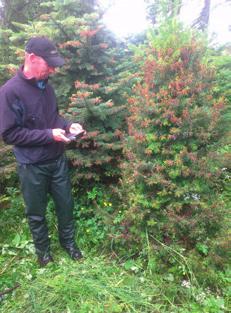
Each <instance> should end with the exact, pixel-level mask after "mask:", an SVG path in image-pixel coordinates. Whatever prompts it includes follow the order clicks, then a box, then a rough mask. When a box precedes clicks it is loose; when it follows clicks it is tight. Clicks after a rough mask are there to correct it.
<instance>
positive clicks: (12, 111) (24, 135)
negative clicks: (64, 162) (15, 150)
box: [0, 87, 53, 146]
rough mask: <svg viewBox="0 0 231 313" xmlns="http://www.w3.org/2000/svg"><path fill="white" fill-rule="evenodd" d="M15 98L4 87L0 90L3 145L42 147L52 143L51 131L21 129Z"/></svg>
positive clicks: (0, 129) (20, 114)
mask: <svg viewBox="0 0 231 313" xmlns="http://www.w3.org/2000/svg"><path fill="white" fill-rule="evenodd" d="M16 103H17V98H16V97H15V96H14V94H13V93H12V92H7V91H6V90H4V87H2V88H1V89H0V135H1V136H2V139H3V140H4V142H5V143H7V144H11V145H17V146H42V145H45V144H49V143H51V142H53V136H52V130H51V129H29V128H25V127H23V124H22V111H21V108H20V107H17V106H16V105H15V104H16Z"/></svg>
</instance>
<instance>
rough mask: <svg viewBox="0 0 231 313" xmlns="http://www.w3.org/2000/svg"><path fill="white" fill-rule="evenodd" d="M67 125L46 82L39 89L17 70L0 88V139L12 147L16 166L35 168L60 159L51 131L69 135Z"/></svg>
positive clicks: (60, 149) (59, 148)
mask: <svg viewBox="0 0 231 313" xmlns="http://www.w3.org/2000/svg"><path fill="white" fill-rule="evenodd" d="M44 87H45V88H44ZM70 125H71V123H70V122H67V121H66V120H65V119H64V118H62V117H61V116H60V115H59V114H58V108H57V104H56V97H55V94H54V90H53V88H52V87H51V85H49V84H48V82H47V81H46V82H45V85H44V86H43V88H42V86H40V88H39V87H38V83H37V82H36V80H35V79H27V78H26V77H25V76H24V74H23V71H22V68H20V69H19V71H18V72H17V74H16V75H15V76H14V77H13V78H11V79H10V80H8V81H7V82H6V84H5V85H3V86H2V87H1V88H0V135H1V136H2V138H3V140H4V142H5V143H7V144H10V145H14V154H15V157H16V159H17V161H18V162H19V163H23V164H34V163H38V162H43V161H46V160H50V159H55V158H56V157H58V156H60V155H61V154H62V153H63V152H64V143H62V142H56V141H54V139H53V136H52V129H53V128H62V129H64V130H66V131H68V129H69V127H70Z"/></svg>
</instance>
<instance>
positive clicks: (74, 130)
mask: <svg viewBox="0 0 231 313" xmlns="http://www.w3.org/2000/svg"><path fill="white" fill-rule="evenodd" d="M83 130H84V129H83V127H82V125H80V124H78V123H72V124H71V126H70V128H69V132H70V133H71V134H73V135H78V134H79V133H81V132H82V131H83ZM86 133H87V132H86V131H85V132H84V135H85V134H86Z"/></svg>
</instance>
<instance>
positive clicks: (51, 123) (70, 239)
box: [0, 37, 84, 266]
mask: <svg viewBox="0 0 231 313" xmlns="http://www.w3.org/2000/svg"><path fill="white" fill-rule="evenodd" d="M63 64H64V59H63V58H62V57H61V56H60V55H59V54H58V52H57V49H56V47H55V45H54V44H53V43H52V42H51V41H50V40H49V39H48V38H46V37H33V38H31V39H30V40H29V41H28V43H27V45H26V48H25V62H24V65H23V66H22V67H21V68H20V69H19V71H18V72H17V74H16V75H15V76H14V77H13V78H11V79H10V80H9V81H8V82H6V84H5V85H3V86H2V87H1V88H0V134H1V135H2V138H3V140H4V142H5V143H7V144H10V145H14V154H15V157H16V160H17V164H18V174H19V178H20V183H21V188H22V193H23V197H24V202H25V213H26V216H27V218H28V223H29V227H30V231H31V233H32V237H33V242H34V245H35V251H36V254H37V256H38V262H39V264H40V265H41V266H45V265H47V264H48V263H49V262H51V261H53V258H52V255H51V252H50V242H49V237H48V229H47V224H46V219H45V211H46V206H47V195H48V193H50V194H51V196H52V197H53V200H54V203H55V209H56V214H57V219H58V231H59V240H60V244H61V246H62V247H63V248H64V249H65V250H66V251H67V253H68V254H69V255H70V257H71V258H72V259H74V260H79V259H80V258H81V257H82V254H81V252H80V250H79V249H78V247H77V246H76V244H75V240H74V237H75V231H74V219H73V199H72V195H71V185H70V179H69V176H68V168H67V160H66V158H65V156H64V146H65V144H66V143H69V142H70V139H69V138H68V134H69V135H70V134H72V135H78V134H79V133H83V132H84V130H83V128H82V126H81V125H80V124H78V123H71V122H68V121H66V120H65V119H64V118H62V117H61V116H59V114H58V109H57V104H56V99H55V94H54V91H53V88H52V87H51V85H50V84H49V83H48V78H49V75H50V74H53V73H55V68H56V67H59V66H62V65H63Z"/></svg>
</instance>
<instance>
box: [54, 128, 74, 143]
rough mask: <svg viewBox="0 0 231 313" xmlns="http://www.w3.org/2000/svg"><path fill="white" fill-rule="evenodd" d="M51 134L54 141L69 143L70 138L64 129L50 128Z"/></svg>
mask: <svg viewBox="0 0 231 313" xmlns="http://www.w3.org/2000/svg"><path fill="white" fill-rule="evenodd" d="M52 135H53V138H54V140H55V141H62V142H66V143H69V142H70V141H71V140H70V139H68V138H67V137H66V136H65V130H63V129H61V128H55V129H52Z"/></svg>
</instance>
